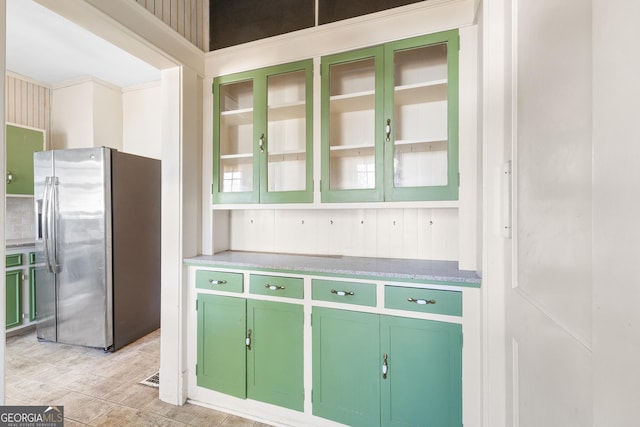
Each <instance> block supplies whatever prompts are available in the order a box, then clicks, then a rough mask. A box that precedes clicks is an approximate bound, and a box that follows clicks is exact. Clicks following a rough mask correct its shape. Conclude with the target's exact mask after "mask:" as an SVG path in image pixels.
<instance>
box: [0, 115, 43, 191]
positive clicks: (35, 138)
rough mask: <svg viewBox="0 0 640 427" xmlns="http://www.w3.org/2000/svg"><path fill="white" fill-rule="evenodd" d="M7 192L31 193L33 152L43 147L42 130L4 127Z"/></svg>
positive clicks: (11, 126) (12, 126)
mask: <svg viewBox="0 0 640 427" xmlns="http://www.w3.org/2000/svg"><path fill="white" fill-rule="evenodd" d="M6 145H7V149H6V150H7V151H6V153H7V176H6V177H5V178H6V185H7V194H16V195H20V194H24V195H33V153H34V152H36V151H42V150H43V149H44V131H42V130H38V129H32V128H25V127H22V126H17V125H7V127H6Z"/></svg>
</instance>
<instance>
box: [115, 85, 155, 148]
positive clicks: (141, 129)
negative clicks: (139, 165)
mask: <svg viewBox="0 0 640 427" xmlns="http://www.w3.org/2000/svg"><path fill="white" fill-rule="evenodd" d="M161 108H162V103H161V92H160V83H159V82H154V83H150V84H148V85H143V86H137V87H130V88H125V89H124V90H123V93H122V130H123V136H122V150H123V151H124V152H126V153H131V154H137V155H139V156H145V157H151V158H154V159H160V158H161V157H162V143H161V142H162V110H161Z"/></svg>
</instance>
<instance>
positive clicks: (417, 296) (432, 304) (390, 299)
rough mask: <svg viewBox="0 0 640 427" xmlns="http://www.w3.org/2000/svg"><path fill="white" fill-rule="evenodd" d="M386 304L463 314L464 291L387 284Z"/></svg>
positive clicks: (416, 309)
mask: <svg viewBox="0 0 640 427" xmlns="http://www.w3.org/2000/svg"><path fill="white" fill-rule="evenodd" d="M384 306H385V307H386V308H395V309H398V310H410V311H418V312H421V313H435V314H448V315H451V316H462V292H459V291H443V290H439V289H417V288H403V287H399V286H389V285H387V286H385V287H384Z"/></svg>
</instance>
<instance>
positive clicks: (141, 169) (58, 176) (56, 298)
mask: <svg viewBox="0 0 640 427" xmlns="http://www.w3.org/2000/svg"><path fill="white" fill-rule="evenodd" d="M34 178H35V183H34V202H35V213H36V264H37V269H36V275H35V276H36V277H35V279H36V280H35V283H36V286H35V292H36V321H37V323H36V332H37V337H38V339H39V340H46V341H56V342H61V343H67V344H77V345H83V346H88V347H97V348H102V349H104V350H110V351H115V350H117V349H119V348H121V347H123V346H125V345H127V344H129V343H130V342H132V341H135V340H136V339H138V338H140V337H142V336H144V335H146V334H147V333H149V332H151V331H154V330H155V329H157V328H159V327H160V161H159V160H155V159H149V158H145V157H140V156H135V155H131V154H125V153H121V152H119V151H116V150H112V149H109V148H104V147H98V148H79V149H68V150H52V151H42V152H37V153H35V154H34Z"/></svg>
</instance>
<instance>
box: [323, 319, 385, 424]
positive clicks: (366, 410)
mask: <svg viewBox="0 0 640 427" xmlns="http://www.w3.org/2000/svg"><path fill="white" fill-rule="evenodd" d="M379 337H380V320H379V316H378V315H375V314H370V313H357V312H352V311H346V310H336V309H328V308H319V307H314V308H313V332H312V341H313V414H314V415H317V416H319V417H322V418H327V419H330V420H334V421H338V422H341V423H343V424H347V425H350V426H362V427H371V426H376V425H379V424H380V381H381V368H382V360H381V357H380V338H379Z"/></svg>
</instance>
